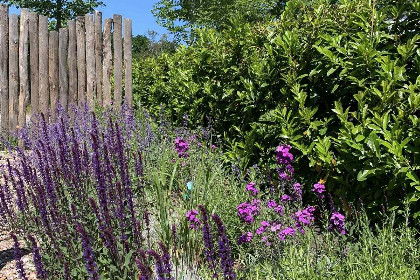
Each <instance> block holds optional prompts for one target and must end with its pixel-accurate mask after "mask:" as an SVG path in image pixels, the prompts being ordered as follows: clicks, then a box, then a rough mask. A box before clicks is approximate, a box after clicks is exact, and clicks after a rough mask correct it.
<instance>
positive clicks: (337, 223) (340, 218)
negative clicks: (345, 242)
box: [328, 212, 346, 234]
mask: <svg viewBox="0 0 420 280" xmlns="http://www.w3.org/2000/svg"><path fill="white" fill-rule="evenodd" d="M344 219H345V217H344V215H343V214H341V213H340V212H333V213H332V215H331V218H330V224H329V226H328V229H329V230H331V231H333V230H336V231H338V232H339V233H340V234H346V229H345V225H344Z"/></svg>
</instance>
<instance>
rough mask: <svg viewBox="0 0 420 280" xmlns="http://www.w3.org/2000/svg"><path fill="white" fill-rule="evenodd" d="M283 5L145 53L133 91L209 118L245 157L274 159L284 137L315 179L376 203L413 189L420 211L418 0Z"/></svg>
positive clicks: (155, 105) (170, 108)
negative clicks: (170, 48)
mask: <svg viewBox="0 0 420 280" xmlns="http://www.w3.org/2000/svg"><path fill="white" fill-rule="evenodd" d="M281 10H282V12H280V13H279V15H278V16H276V17H275V18H272V20H266V21H257V22H252V23H247V22H244V21H243V20H241V19H240V18H238V17H234V16H232V17H231V18H229V23H230V24H229V25H227V26H226V27H225V28H211V26H212V25H211V24H210V23H203V25H204V24H205V25H206V26H210V28H202V29H194V32H195V33H196V40H195V41H194V44H192V45H191V46H188V47H185V46H181V47H179V48H178V49H177V51H176V53H174V54H173V55H170V54H162V55H161V56H159V57H156V58H148V59H145V60H143V61H139V62H137V65H135V68H136V69H135V70H134V82H135V86H136V88H135V100H136V101H137V102H138V103H140V104H142V105H143V106H146V107H147V108H149V109H150V110H151V112H152V113H154V114H155V115H157V114H158V112H160V105H161V104H163V105H164V106H165V109H166V113H167V115H168V116H169V117H170V119H171V120H174V121H178V122H181V121H182V116H183V115H184V114H187V115H188V116H189V119H190V120H191V121H192V123H193V124H194V125H195V124H204V125H206V124H207V123H208V118H210V119H211V120H213V121H214V123H213V126H214V129H215V131H216V132H217V134H218V136H219V137H223V138H224V139H225V141H226V143H227V146H226V148H227V150H228V151H227V152H226V153H225V154H224V157H225V159H226V160H228V161H236V160H237V158H238V157H239V159H240V161H241V166H242V168H245V167H246V166H248V165H251V164H254V163H259V166H264V167H266V168H270V166H272V164H273V163H274V162H273V160H274V159H273V156H272V155H273V150H272V147H275V146H276V145H278V142H279V141H281V142H286V143H290V144H292V145H293V147H294V148H295V149H297V150H298V152H297V153H296V152H294V153H295V154H297V155H298V160H299V161H300V163H301V164H300V165H299V166H298V167H297V168H298V169H297V174H298V175H301V176H304V178H302V182H306V183H307V184H306V185H311V184H313V183H314V182H317V181H318V180H320V179H322V180H325V181H326V182H327V183H326V185H327V187H328V189H329V190H330V191H331V192H333V193H334V194H335V197H342V198H344V200H345V201H354V200H357V199H359V198H361V199H362V200H363V201H364V203H366V206H367V208H368V211H369V213H371V214H372V213H373V214H375V215H378V214H379V212H378V211H379V210H380V209H381V208H382V205H384V206H385V207H388V209H392V210H396V209H398V208H399V207H400V208H401V205H403V203H404V201H410V202H412V207H413V208H414V209H415V211H419V210H420V208H419V204H418V203H417V200H418V198H419V197H420V187H419V179H418V176H417V175H416V174H418V172H419V168H420V167H419V164H420V159H419V153H420V148H419V147H420V142H419V141H420V140H419V139H420V137H419V135H420V124H419V105H420V94H419V93H420V75H419V74H420V49H419V44H420V36H419V35H418V34H416V30H419V28H420V27H419V22H418V20H416V19H418V18H419V16H420V15H419V14H420V6H419V4H418V3H417V2H416V1H390V0H380V1H364V0H358V1H347V0H341V1H329V0H316V1H303V0H291V1H288V2H287V4H286V6H285V7H284V9H281ZM195 26H197V25H195ZM270 149H271V150H270ZM258 161H260V162H258ZM314 169H315V170H316V171H317V173H315V172H311V171H312V170H314ZM309 174H314V175H309ZM419 213H420V212H414V216H415V217H417V216H418V214H419Z"/></svg>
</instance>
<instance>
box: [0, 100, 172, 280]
mask: <svg viewBox="0 0 420 280" xmlns="http://www.w3.org/2000/svg"><path fill="white" fill-rule="evenodd" d="M73 110H74V112H73V115H74V116H75V117H74V118H70V117H69V116H68V115H66V114H65V113H64V112H63V111H62V110H59V112H60V113H59V116H58V118H57V121H55V122H51V123H50V122H48V121H47V119H46V118H45V116H43V115H40V116H39V117H38V118H37V119H36V120H35V121H34V122H33V123H31V124H30V125H29V126H28V127H26V128H25V129H22V130H21V131H20V135H19V137H20V139H21V140H22V141H23V142H24V145H25V148H26V149H25V150H22V149H20V148H18V147H13V146H11V145H9V150H10V153H11V154H14V155H15V156H14V158H13V159H12V160H11V161H8V162H7V164H6V165H4V166H2V170H3V177H4V181H3V182H2V184H1V187H0V197H1V203H0V214H1V215H0V216H1V218H0V219H1V220H2V221H3V222H5V224H6V226H7V227H8V228H9V229H10V230H13V231H15V232H19V234H22V233H23V235H22V236H23V237H25V236H28V239H29V241H30V243H31V244H32V245H31V246H32V250H33V252H34V260H35V264H36V268H37V274H38V277H39V279H47V275H48V276H50V277H53V278H54V279H57V278H59V279H69V278H70V274H71V275H72V276H71V277H78V278H85V277H86V278H89V279H99V277H100V276H99V275H101V277H105V278H112V279H117V278H114V277H120V276H121V275H128V276H130V275H131V276H130V277H134V276H135V275H137V274H138V273H139V271H138V269H137V267H136V266H135V265H133V264H134V260H135V258H136V257H137V255H138V252H139V250H140V249H141V248H143V247H144V248H146V249H147V248H148V244H147V245H146V244H143V239H142V238H140V236H141V234H140V233H141V231H142V229H143V228H146V227H145V226H144V225H143V223H144V221H143V218H142V217H143V212H144V207H143V206H144V205H145V202H144V196H143V195H141V194H142V190H141V183H140V182H141V180H142V178H141V173H142V171H141V168H142V167H141V165H142V158H141V157H142V150H141V148H144V147H147V146H148V145H150V143H149V141H150V139H146V138H137V140H139V143H135V142H133V141H132V139H133V135H135V134H136V132H137V131H142V133H145V134H143V135H148V137H150V136H151V132H150V131H146V132H144V130H148V129H150V128H143V127H141V126H140V124H139V123H137V122H135V121H134V116H133V113H132V112H131V111H130V110H128V109H125V110H123V111H122V112H121V113H120V114H118V113H116V112H112V111H106V112H104V113H103V115H100V120H98V119H97V117H96V115H95V114H94V113H91V112H90V111H89V110H88V109H87V107H83V108H73ZM7 144H8V143H5V145H7ZM132 154H136V155H137V156H136V157H132V156H131V155H132ZM134 167H135V168H134ZM134 169H135V170H134ZM12 236H15V235H12ZM33 236H34V237H36V239H37V240H38V243H39V245H38V244H36V242H35V239H34V237H33ZM41 252H42V255H41ZM81 256H82V257H81ZM18 264H19V262H18ZM165 265H166V266H168V265H169V263H168V258H166V259H165ZM18 271H20V272H19V273H20V274H21V275H22V277H24V271H23V269H21V268H20V267H19V268H18Z"/></svg>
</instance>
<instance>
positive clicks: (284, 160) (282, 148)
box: [276, 145, 293, 165]
mask: <svg viewBox="0 0 420 280" xmlns="http://www.w3.org/2000/svg"><path fill="white" fill-rule="evenodd" d="M290 149H291V147H290V145H279V146H278V147H277V149H276V159H277V162H278V163H279V164H284V165H287V164H290V163H291V162H292V161H293V155H292V154H291V153H290Z"/></svg>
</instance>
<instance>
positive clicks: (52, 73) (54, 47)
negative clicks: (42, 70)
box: [48, 31, 59, 120]
mask: <svg viewBox="0 0 420 280" xmlns="http://www.w3.org/2000/svg"><path fill="white" fill-rule="evenodd" d="M48 48H49V54H48V61H49V65H48V72H49V75H48V78H49V86H50V100H51V104H50V112H51V117H52V119H53V120H55V118H56V116H57V105H58V104H57V103H58V102H57V101H58V90H59V89H58V86H59V83H58V32H57V31H50V39H49V46H48Z"/></svg>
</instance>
